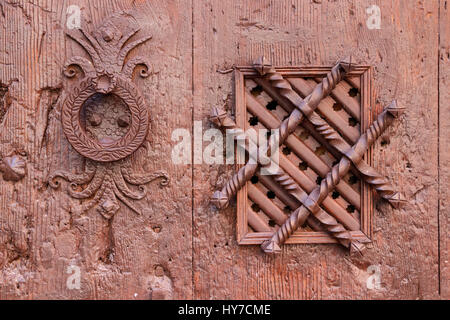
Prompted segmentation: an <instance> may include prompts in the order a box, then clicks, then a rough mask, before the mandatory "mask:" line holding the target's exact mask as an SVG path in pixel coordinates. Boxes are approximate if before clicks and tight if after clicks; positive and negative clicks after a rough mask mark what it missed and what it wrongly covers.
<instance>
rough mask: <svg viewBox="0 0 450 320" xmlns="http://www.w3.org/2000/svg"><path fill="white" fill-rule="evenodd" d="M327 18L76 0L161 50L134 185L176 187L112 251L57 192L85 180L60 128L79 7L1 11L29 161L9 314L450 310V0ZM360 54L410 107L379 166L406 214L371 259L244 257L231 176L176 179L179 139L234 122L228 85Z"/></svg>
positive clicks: (7, 262) (330, 252)
mask: <svg viewBox="0 0 450 320" xmlns="http://www.w3.org/2000/svg"><path fill="white" fill-rule="evenodd" d="M316 2H317V1H316ZM316 2H314V1H302V0H289V1H267V0H260V1H217V0H214V1H211V2H204V1H197V0H194V1H144V0H137V1H131V0H124V1H119V0H109V1H108V0H99V1H87V0H84V1H82V0H72V1H70V4H79V5H80V7H81V8H82V14H83V15H85V16H87V17H88V18H89V21H88V23H89V26H90V27H92V26H95V25H98V24H99V23H100V22H101V21H102V20H103V19H104V18H105V17H107V16H108V15H110V14H112V13H114V12H116V11H118V10H122V9H135V14H136V18H137V20H138V22H139V23H140V24H141V26H142V28H143V30H144V31H149V32H151V33H152V34H153V39H152V41H151V42H152V43H149V44H146V45H145V46H144V47H142V48H139V49H138V50H137V52H136V54H140V55H146V56H148V57H149V59H150V60H151V61H152V63H153V67H154V68H155V72H154V74H153V75H151V76H150V78H147V79H146V80H144V81H143V82H142V84H143V85H144V87H145V89H143V93H144V95H145V99H146V101H147V102H148V104H149V105H150V106H151V109H150V112H151V114H152V120H151V128H150V130H151V132H153V133H154V134H153V135H149V137H148V138H149V139H150V140H151V148H150V149H149V150H142V152H140V153H139V154H137V156H136V159H135V160H136V169H139V170H141V169H142V168H143V169H144V170H146V171H153V170H157V169H160V168H163V169H165V170H166V171H167V172H168V173H169V175H170V177H171V180H172V183H171V184H170V185H169V186H168V187H167V188H166V189H159V187H158V186H157V185H152V186H150V187H149V191H150V193H151V196H149V197H148V198H147V199H145V200H143V201H142V202H144V203H143V204H142V209H143V215H142V216H140V217H136V216H135V214H134V213H133V212H131V211H130V210H128V209H126V208H121V210H120V212H118V214H117V217H116V218H115V219H114V221H113V223H112V225H113V228H112V234H113V237H111V234H105V233H103V232H104V230H107V229H106V227H107V226H106V225H105V223H104V221H103V220H102V219H103V218H102V217H101V216H99V215H98V214H91V213H89V214H87V215H86V217H84V218H82V219H73V216H72V215H71V214H70V212H71V211H70V205H69V204H70V203H71V202H70V198H69V197H68V196H67V195H65V193H63V192H60V191H54V190H51V189H49V188H47V186H46V183H45V180H46V177H47V176H48V174H49V172H50V170H53V169H55V168H64V169H66V170H74V171H77V172H81V171H82V169H84V168H83V160H82V158H81V157H80V156H79V155H78V154H77V153H76V152H75V151H74V150H73V149H71V148H70V147H69V144H68V142H67V141H66V140H65V138H64V134H63V132H62V129H61V125H60V114H59V110H60V109H59V99H60V94H61V92H62V90H61V88H62V85H63V82H62V75H61V70H62V65H63V63H64V61H65V60H66V58H68V57H70V56H73V55H76V54H84V53H83V52H82V51H81V48H80V47H79V46H78V45H76V44H73V43H71V42H70V41H67V39H66V37H65V35H64V33H63V31H64V29H65V24H66V20H67V15H66V10H67V6H68V5H69V3H68V2H63V1H51V0H31V1H25V0H20V1H11V0H5V1H1V2H0V24H1V25H2V26H3V28H2V29H1V31H0V153H1V156H2V157H5V156H7V155H8V154H9V153H10V152H11V151H12V150H13V149H14V150H16V151H17V153H18V154H20V155H21V156H22V157H24V158H25V160H26V163H27V174H26V176H25V177H24V178H23V179H22V180H20V181H18V182H13V181H4V180H3V178H1V177H0V229H1V230H2V232H1V233H0V283H1V285H0V298H1V299H31V298H59V299H62V298H92V299H95V298H119V299H135V298H137V299H139V298H144V299H148V298H149V297H152V298H170V297H173V298H205V299H210V298H238V299H239V298H250V299H256V298H268V299H271V298H274V299H280V298H291V299H300V298H304V299H306V298H308V299H319V298H328V299H335V298H345V299H350V298H354V299H368V298H378V299H389V298H403V299H407V298H409V299H417V298H418V299H422V298H439V287H440V292H441V296H440V297H441V298H446V299H448V298H450V294H449V283H450V280H449V279H450V268H449V267H448V261H449V255H448V254H449V250H448V243H449V241H448V232H449V231H448V226H449V223H448V216H449V211H448V207H449V203H448V199H449V193H448V192H449V191H448V190H449V185H448V181H449V175H450V174H449V169H448V168H449V165H448V163H449V153H448V152H446V149H447V148H448V144H449V141H448V139H449V138H448V137H449V136H450V132H449V131H450V129H449V125H448V120H447V119H448V113H449V111H450V110H448V100H449V93H448V81H449V74H450V73H449V69H448V65H449V58H448V56H449V47H448V43H449V39H448V37H449V23H448V21H449V16H448V15H449V14H448V10H449V9H448V5H449V4H448V1H446V0H440V1H437V0H435V1H419V2H417V1H400V0H389V1H379V0H376V1H370V0H364V1H348V2H342V1H321V3H316ZM372 4H377V5H378V6H380V8H381V14H382V25H381V29H380V30H369V29H367V27H366V24H365V23H366V20H367V14H366V11H365V10H366V8H367V7H368V6H370V5H372ZM439 15H440V20H439ZM192 17H193V20H194V21H192ZM418 21H420V23H417V22H418ZM439 38H440V39H439ZM439 43H440V44H439ZM439 46H440V47H439ZM350 53H351V54H353V55H354V56H355V58H356V59H357V60H358V61H359V62H361V63H364V64H367V65H372V66H374V87H375V88H376V89H377V90H376V91H377V92H376V97H377V99H378V102H379V105H385V104H386V103H388V102H390V101H391V100H392V99H393V98H398V101H399V103H401V104H403V105H404V106H405V107H407V110H406V112H405V115H404V116H403V118H402V119H401V120H400V121H399V122H398V123H397V124H395V125H394V127H393V128H391V129H390V130H392V131H394V134H393V135H392V138H390V140H389V141H386V143H389V147H388V148H384V147H383V146H381V145H377V146H376V147H375V150H374V153H373V154H374V159H375V161H374V163H375V166H376V169H377V170H378V171H379V172H381V173H383V174H385V175H386V176H388V177H389V178H390V180H391V181H393V182H394V185H395V186H398V187H399V190H400V191H402V192H404V194H405V196H406V198H407V203H406V205H405V207H404V208H402V209H400V210H393V209H392V208H390V207H389V206H388V205H387V204H383V203H381V202H380V203H378V204H376V206H375V212H374V215H375V218H374V234H373V238H374V243H373V245H372V247H371V248H369V250H368V252H367V253H366V255H365V256H364V257H363V258H358V259H353V258H349V257H348V256H347V254H346V252H345V251H344V250H341V248H340V247H339V246H338V245H336V244H330V245H316V244H311V245H290V246H286V247H285V248H284V249H283V252H282V254H281V255H280V256H277V257H276V258H273V257H268V256H265V255H263V253H261V252H260V250H259V248H258V247H253V246H249V247H243V246H238V244H237V241H236V237H235V234H236V227H235V224H236V216H235V210H236V208H235V206H234V204H233V203H232V205H231V207H230V208H229V209H227V210H225V211H224V212H219V211H217V210H216V209H215V208H213V207H212V206H211V205H210V203H209V198H210V195H211V193H212V192H213V191H214V190H215V189H216V188H217V187H219V186H221V185H222V184H223V183H224V182H225V181H226V180H227V178H228V177H229V176H230V175H231V174H232V173H233V172H234V171H235V168H234V166H231V165H230V166H222V165H206V164H203V165H195V166H193V167H191V166H189V165H186V166H180V165H173V164H172V163H171V161H170V159H169V158H168V157H167V155H169V154H170V151H171V146H172V145H173V144H172V143H171V142H170V134H171V131H172V130H173V129H174V128H187V129H188V130H190V131H191V128H192V126H193V123H192V120H199V121H202V123H203V127H204V128H209V127H210V126H211V124H210V123H209V120H208V116H209V113H210V108H211V106H214V105H218V106H225V107H226V108H227V109H228V110H232V109H233V108H234V105H233V100H234V97H233V90H234V89H233V88H234V83H233V80H232V76H231V74H230V73H227V74H221V73H218V72H216V71H217V70H226V69H229V68H231V67H232V66H233V65H248V64H250V63H251V62H252V61H253V59H255V58H256V57H258V56H260V55H262V54H264V55H266V56H267V57H268V58H269V59H270V61H271V62H272V63H273V64H274V65H285V66H295V65H310V64H314V65H332V64H333V63H334V62H336V61H337V59H338V58H340V57H343V56H346V55H348V54H350ZM438 53H439V55H438ZM438 70H439V73H438ZM350 82H352V81H350ZM438 84H439V86H438ZM351 85H352V86H356V85H357V84H354V83H352V84H351ZM241 98H242V97H241ZM336 99H337V98H336ZM379 105H376V106H374V108H375V109H377V110H378V111H379ZM438 105H439V108H438ZM238 125H239V126H243V125H245V124H238ZM392 150H396V152H392ZM78 170H80V171H78ZM439 174H440V176H439ZM193 176H194V179H193ZM438 203H439V206H438ZM438 217H439V221H438ZM438 226H439V227H438ZM192 233H193V234H192ZM192 236H193V237H192ZM269 236H270V234H269ZM112 240H113V243H114V245H113V246H112V248H113V250H112V252H113V255H112V256H110V255H108V254H105V252H108V251H105V248H108V247H110V248H111V245H110V244H111V241H112ZM439 249H440V251H439ZM439 253H440V254H439ZM99 259H103V261H101V260H99ZM69 263H75V264H77V265H79V266H80V267H81V272H82V277H83V280H82V282H81V290H68V289H67V287H66V280H67V277H68V276H69V275H68V274H67V273H66V272H67V266H68V265H69ZM371 265H380V271H381V289H375V290H369V289H367V286H366V280H367V278H368V277H369V276H370V274H369V271H368V270H369V266H371ZM439 271H440V272H439ZM158 283H159V286H160V287H159V288H158V287H157V284H158ZM135 294H137V295H135Z"/></svg>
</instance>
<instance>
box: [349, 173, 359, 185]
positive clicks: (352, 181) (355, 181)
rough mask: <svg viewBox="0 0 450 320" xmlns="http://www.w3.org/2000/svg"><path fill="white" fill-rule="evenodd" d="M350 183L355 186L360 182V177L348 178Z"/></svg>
mask: <svg viewBox="0 0 450 320" xmlns="http://www.w3.org/2000/svg"><path fill="white" fill-rule="evenodd" d="M348 182H349V183H350V184H355V183H357V182H358V177H356V176H353V175H352V176H350V178H348Z"/></svg>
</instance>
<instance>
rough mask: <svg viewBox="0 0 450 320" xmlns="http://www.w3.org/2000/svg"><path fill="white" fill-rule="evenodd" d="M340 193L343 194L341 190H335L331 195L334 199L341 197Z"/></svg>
mask: <svg viewBox="0 0 450 320" xmlns="http://www.w3.org/2000/svg"><path fill="white" fill-rule="evenodd" d="M340 195H341V194H340V193H339V192H337V191H333V193H332V194H331V197H332V198H333V199H337V198H339V196H340Z"/></svg>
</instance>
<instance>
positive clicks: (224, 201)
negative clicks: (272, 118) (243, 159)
mask: <svg viewBox="0 0 450 320" xmlns="http://www.w3.org/2000/svg"><path fill="white" fill-rule="evenodd" d="M254 68H255V69H256V70H257V71H258V72H259V73H260V74H261V75H266V76H267V77H268V78H269V79H270V80H271V81H272V82H273V85H274V86H275V87H276V88H278V89H280V92H281V94H282V95H283V96H284V97H286V98H288V99H295V101H296V104H295V105H296V106H298V108H297V109H295V110H294V111H292V113H291V114H290V115H289V117H288V118H286V119H285V120H283V121H282V122H281V124H280V126H279V128H278V129H279V132H280V138H279V145H282V144H283V142H284V141H285V140H286V138H287V137H288V136H289V135H290V134H291V133H293V132H294V131H295V129H296V128H297V127H298V125H299V124H300V123H301V122H302V120H303V119H304V113H305V114H306V115H309V114H312V113H313V112H314V110H315V109H316V108H317V106H318V105H319V103H320V101H321V100H322V99H323V98H325V97H326V96H328V95H329V94H330V92H331V91H332V90H333V89H334V88H335V87H336V85H337V83H338V82H339V81H341V80H342V79H343V77H344V75H345V74H346V73H347V72H349V71H350V70H351V59H350V58H348V59H343V60H341V61H339V62H338V63H337V64H336V65H335V66H334V67H333V68H332V69H331V71H330V72H328V73H327V75H326V77H324V78H323V79H322V81H321V82H320V83H318V84H317V85H316V87H315V88H314V90H313V92H312V93H311V94H310V95H308V96H307V97H306V98H305V99H301V98H300V96H298V95H297V94H296V93H295V91H294V90H293V89H292V87H291V85H290V84H289V82H287V81H286V80H285V79H284V78H283V77H282V76H281V74H279V73H277V72H276V70H275V68H273V67H272V66H271V65H269V64H267V63H266V61H265V58H264V57H261V58H259V59H258V60H256V62H255V63H254ZM296 96H297V97H298V98H296ZM300 110H303V111H300ZM214 118H215V119H216V120H213V121H217V123H221V121H226V120H223V119H224V118H225V117H224V115H223V114H220V115H219V114H218V115H216V116H215V117H214ZM227 125H229V124H227V123H223V126H224V127H225V128H227ZM267 152H268V154H269V153H270V147H269V148H268V151H267ZM257 169H258V165H255V164H254V163H247V164H246V165H244V166H243V167H242V168H240V169H239V170H238V172H237V173H236V174H235V175H234V176H233V177H232V178H231V179H230V180H228V181H227V183H226V184H225V186H224V187H223V188H222V190H218V191H216V192H214V194H213V196H212V199H211V202H212V203H213V204H214V205H216V206H217V207H218V208H219V209H223V208H225V207H227V206H228V204H229V201H230V199H231V197H233V196H234V195H235V194H236V193H237V192H238V191H239V190H240V189H241V188H242V187H243V186H244V185H245V184H246V182H247V181H248V180H249V179H250V178H251V177H252V176H253V175H254V174H255V172H256V170H257Z"/></svg>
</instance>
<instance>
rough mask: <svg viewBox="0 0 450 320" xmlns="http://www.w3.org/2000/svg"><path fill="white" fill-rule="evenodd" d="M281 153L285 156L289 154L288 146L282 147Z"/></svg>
mask: <svg viewBox="0 0 450 320" xmlns="http://www.w3.org/2000/svg"><path fill="white" fill-rule="evenodd" d="M283 154H284V155H286V156H287V155H288V154H291V149H289V148H288V147H284V148H283Z"/></svg>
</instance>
